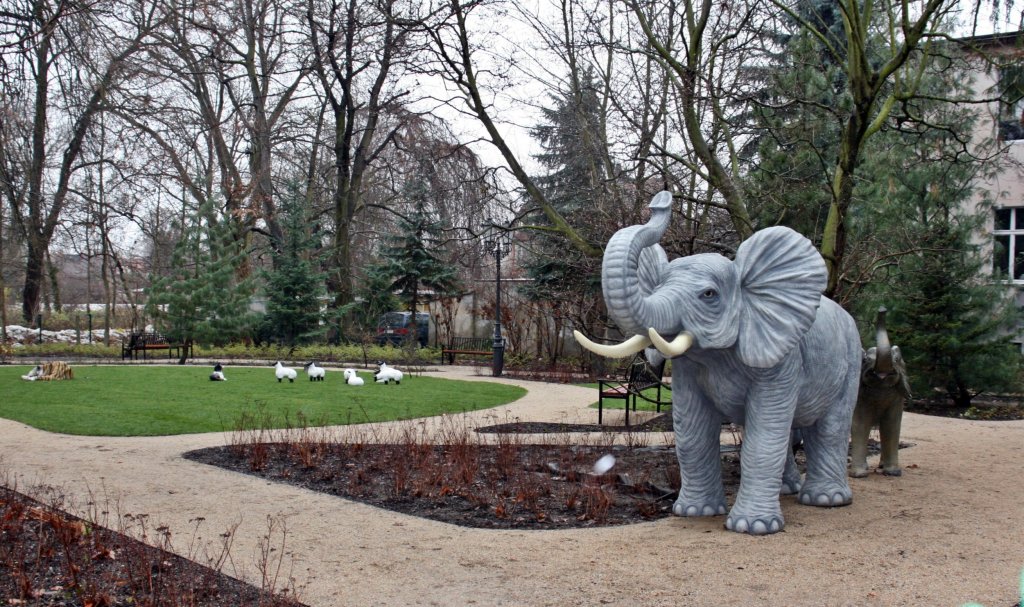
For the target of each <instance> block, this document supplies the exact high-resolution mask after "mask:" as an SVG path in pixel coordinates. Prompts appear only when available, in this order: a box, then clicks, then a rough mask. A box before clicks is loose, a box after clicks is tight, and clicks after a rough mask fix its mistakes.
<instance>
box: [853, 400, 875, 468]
mask: <svg viewBox="0 0 1024 607" xmlns="http://www.w3.org/2000/svg"><path fill="white" fill-rule="evenodd" d="M872 414H873V411H872V410H871V409H869V408H867V407H857V408H856V409H854V411H853V428H852V430H851V433H850V435H851V437H852V440H851V442H850V476H852V477H854V478H864V477H865V476H867V475H868V435H869V434H870V433H871V426H872V422H873V415H872Z"/></svg>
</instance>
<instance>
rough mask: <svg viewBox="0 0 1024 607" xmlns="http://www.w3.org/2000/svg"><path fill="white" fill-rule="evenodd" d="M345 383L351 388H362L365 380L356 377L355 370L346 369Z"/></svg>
mask: <svg viewBox="0 0 1024 607" xmlns="http://www.w3.org/2000/svg"><path fill="white" fill-rule="evenodd" d="M345 383H346V384H348V385H350V386H361V385H363V378H362V377H359V376H358V375H356V370H355V369H345Z"/></svg>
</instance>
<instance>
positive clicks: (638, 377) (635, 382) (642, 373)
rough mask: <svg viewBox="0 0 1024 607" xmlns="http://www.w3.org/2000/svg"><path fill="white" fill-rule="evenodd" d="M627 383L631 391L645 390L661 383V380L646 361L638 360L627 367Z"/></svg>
mask: <svg viewBox="0 0 1024 607" xmlns="http://www.w3.org/2000/svg"><path fill="white" fill-rule="evenodd" d="M627 383H628V384H629V387H630V388H631V389H635V390H645V389H647V388H651V387H654V386H657V385H658V384H660V383H661V378H660V377H658V375H657V374H656V373H655V372H654V369H652V368H651V365H649V364H648V363H647V361H646V360H640V361H637V362H634V363H632V364H631V365H630V366H629V377H628V379H627Z"/></svg>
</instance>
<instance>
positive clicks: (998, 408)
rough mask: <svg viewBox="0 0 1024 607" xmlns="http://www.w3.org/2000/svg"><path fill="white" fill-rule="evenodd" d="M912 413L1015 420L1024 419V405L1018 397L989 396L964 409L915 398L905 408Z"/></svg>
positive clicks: (978, 399)
mask: <svg viewBox="0 0 1024 607" xmlns="http://www.w3.org/2000/svg"><path fill="white" fill-rule="evenodd" d="M903 410H904V411H908V412H910V413H920V414H923V415H934V416H937V417H951V418H956V419H971V420H984V421H1013V420H1018V419H1024V406H1022V404H1021V402H1020V400H1019V399H1018V398H1017V397H1004V398H1000V397H995V396H989V397H984V398H976V399H974V401H973V402H972V404H971V406H970V407H968V408H966V409H964V408H960V407H955V406H953V405H951V404H949V403H946V402H941V401H933V400H913V401H911V402H909V403H907V405H906V406H905V407H904V408H903Z"/></svg>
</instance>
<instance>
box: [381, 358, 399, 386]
mask: <svg viewBox="0 0 1024 607" xmlns="http://www.w3.org/2000/svg"><path fill="white" fill-rule="evenodd" d="M377 364H378V365H380V371H378V372H377V374H376V375H374V379H376V380H377V383H378V384H389V383H391V381H392V380H394V382H395V383H396V384H400V383H402V372H401V371H399V370H398V369H395V368H394V367H389V366H388V364H387V363H386V362H384V361H380V362H378V363H377Z"/></svg>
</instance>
